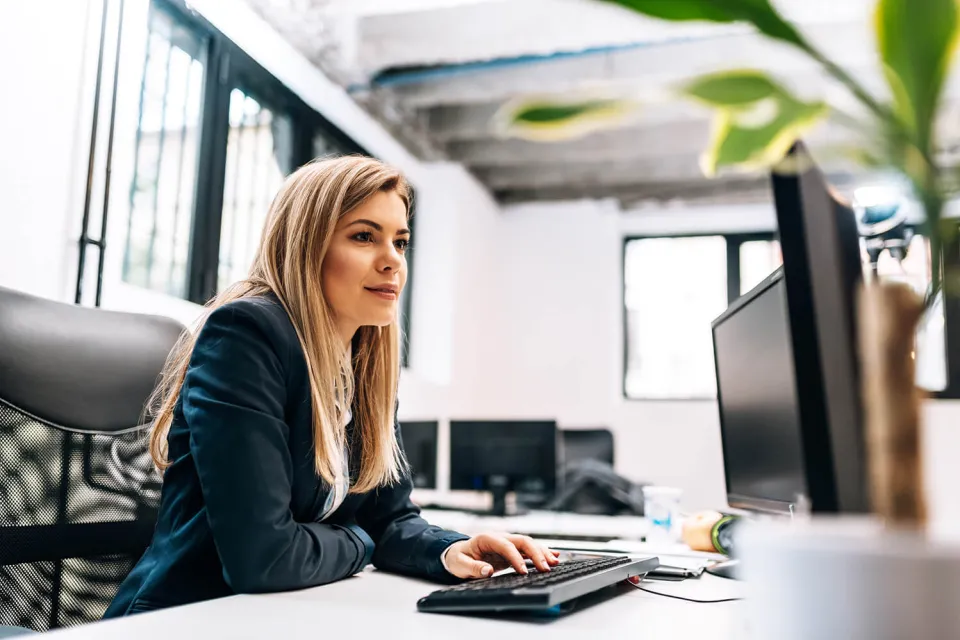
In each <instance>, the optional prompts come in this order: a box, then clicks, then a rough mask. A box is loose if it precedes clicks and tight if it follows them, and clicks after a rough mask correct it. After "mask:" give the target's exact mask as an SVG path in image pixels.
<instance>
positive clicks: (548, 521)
mask: <svg viewBox="0 0 960 640" xmlns="http://www.w3.org/2000/svg"><path fill="white" fill-rule="evenodd" d="M422 515H423V517H424V518H425V519H426V520H427V522H429V523H431V524H435V525H438V526H441V527H443V528H445V529H453V530H454V531H461V532H463V533H466V534H468V535H474V534H477V533H482V532H486V531H510V532H511V533H522V534H526V535H530V536H534V537H539V538H563V537H596V538H614V539H619V540H642V539H643V538H645V537H646V536H647V534H648V533H649V531H650V524H649V522H648V521H647V520H646V519H645V518H641V517H637V516H591V515H582V514H577V513H560V512H556V511H532V512H530V513H528V514H525V515H522V516H504V517H497V516H481V515H475V514H471V513H465V512H463V511H442V510H436V509H424V510H423V513H422Z"/></svg>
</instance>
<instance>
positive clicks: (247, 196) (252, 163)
mask: <svg viewBox="0 0 960 640" xmlns="http://www.w3.org/2000/svg"><path fill="white" fill-rule="evenodd" d="M292 138H293V126H292V123H291V121H290V119H289V118H287V117H286V116H284V115H281V114H278V113H276V112H274V111H271V110H270V109H268V108H267V107H266V106H264V105H262V104H261V103H260V102H258V101H257V100H256V99H254V98H253V97H251V96H249V95H247V94H245V93H244V92H243V91H241V90H239V89H234V90H233V91H232V92H231V94H230V132H229V134H228V139H227V167H226V174H225V179H224V188H223V218H222V221H221V226H220V261H219V271H218V282H217V290H218V291H219V290H223V288H224V287H226V286H228V285H230V284H232V283H234V282H236V281H238V280H241V279H243V278H245V277H246V276H247V274H248V273H249V271H250V266H251V265H252V263H253V258H254V255H255V254H256V251H257V245H258V244H259V242H260V235H261V232H262V231H263V225H264V223H265V222H266V219H267V212H268V210H269V208H270V203H271V202H272V200H273V197H274V195H276V193H277V190H278V189H279V188H280V185H281V184H282V183H283V179H284V177H285V176H286V175H287V173H289V172H290V169H291V168H290V163H291V158H292Z"/></svg>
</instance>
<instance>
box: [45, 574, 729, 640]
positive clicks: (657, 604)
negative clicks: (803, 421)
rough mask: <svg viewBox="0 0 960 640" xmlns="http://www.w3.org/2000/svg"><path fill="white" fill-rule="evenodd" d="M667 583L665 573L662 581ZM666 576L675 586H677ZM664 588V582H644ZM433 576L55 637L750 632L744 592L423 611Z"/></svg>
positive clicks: (361, 578)
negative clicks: (559, 608) (511, 614)
mask: <svg viewBox="0 0 960 640" xmlns="http://www.w3.org/2000/svg"><path fill="white" fill-rule="evenodd" d="M696 582H697V583H698V584H695V585H691V586H692V590H691V591H696V595H695V596H694V597H703V596H704V591H705V590H709V591H711V594H710V595H711V597H717V596H718V595H719V597H736V596H740V595H742V589H743V585H742V584H741V583H739V582H733V581H730V580H724V579H723V578H717V577H714V576H710V575H704V576H703V577H702V578H701V579H700V580H699V581H696ZM662 584H668V583H662ZM682 584H683V583H675V584H673V585H671V587H670V588H671V593H678V594H679V593H680V591H678V587H679V586H680V585H682ZM650 587H651V588H660V583H654V584H651V585H650ZM436 588H437V587H436V585H433V584H431V583H428V582H423V581H420V580H414V579H410V578H403V577H400V576H394V575H390V574H385V573H381V572H378V571H376V570H374V569H367V570H366V571H364V572H363V573H361V574H360V575H358V576H355V577H353V578H350V579H348V580H344V581H342V582H338V583H334V584H331V585H326V586H323V587H316V588H314V589H306V590H303V591H292V592H288V593H278V594H270V595H262V596H248V595H243V596H232V597H230V598H223V599H220V600H212V601H209V602H202V603H198V604H193V605H189V606H186V607H177V608H173V609H167V610H164V611H157V612H153V613H146V614H139V615H135V616H130V617H129V618H122V619H119V620H109V621H105V622H98V623H95V624H90V625H85V626H81V627H75V628H73V629H65V630H61V631H56V632H53V637H55V638H59V639H61V640H114V639H115V640H130V639H131V638H136V639H137V640H171V639H172V640H192V639H194V638H196V639H198V640H200V639H203V640H209V639H211V638H231V639H238V640H246V639H253V638H264V639H265V640H281V639H284V638H297V637H303V638H343V639H349V638H358V639H363V640H366V639H368V638H369V639H383V640H397V639H403V638H411V639H416V640H423V639H424V638H457V639H458V640H474V639H475V640H490V638H496V640H511V639H513V638H516V639H518V640H520V639H523V640H529V637H530V634H531V633H535V634H536V637H543V635H545V634H549V637H550V638H558V639H566V638H584V637H600V634H603V636H602V637H606V638H629V639H630V640H671V639H673V638H677V639H681V640H687V639H689V640H704V639H706V638H709V639H710V640H727V639H729V640H734V639H736V640H740V639H741V638H745V637H747V634H746V625H745V620H744V618H745V612H744V609H743V604H744V603H742V602H729V603H721V604H696V603H689V602H683V601H681V600H674V599H670V598H666V597H663V596H658V595H652V594H648V593H644V592H642V591H639V590H638V589H636V588H634V587H631V586H629V585H621V586H618V587H617V589H618V590H619V593H617V594H616V595H613V596H612V597H611V598H609V599H607V600H604V601H602V602H600V603H598V604H594V605H593V606H590V607H586V608H583V609H580V610H579V611H574V612H572V613H570V614H567V615H566V616H563V617H560V618H555V619H539V620H530V619H519V620H518V619H506V618H498V617H476V616H459V615H441V614H428V613H420V612H418V611H417V609H416V603H417V600H418V599H419V598H421V597H422V596H424V595H426V594H427V593H429V592H430V591H433V590H434V589H436ZM664 590H666V589H664Z"/></svg>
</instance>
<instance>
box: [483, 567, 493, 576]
mask: <svg viewBox="0 0 960 640" xmlns="http://www.w3.org/2000/svg"><path fill="white" fill-rule="evenodd" d="M480 573H481V574H482V575H483V576H489V575H490V574H491V573H493V567H484V568H483V569H481V570H480Z"/></svg>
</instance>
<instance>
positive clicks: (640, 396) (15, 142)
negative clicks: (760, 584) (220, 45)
mask: <svg viewBox="0 0 960 640" xmlns="http://www.w3.org/2000/svg"><path fill="white" fill-rule="evenodd" d="M191 4H192V5H193V6H195V7H196V8H197V9H198V10H199V12H200V13H201V14H202V16H203V17H204V19H205V20H207V21H209V23H210V24H212V25H213V26H214V27H215V28H216V29H218V30H220V31H221V32H222V33H223V35H224V36H226V38H228V39H229V40H230V41H232V42H233V43H234V44H235V45H236V46H237V47H239V48H240V49H241V50H242V51H244V52H245V53H246V54H247V55H249V56H250V57H251V58H252V59H253V60H254V61H255V62H256V63H257V64H258V65H260V66H262V67H263V69H265V70H266V71H267V72H268V73H269V74H270V75H272V76H273V77H274V78H276V79H277V80H278V81H279V82H280V83H281V84H282V85H285V86H286V87H288V88H289V89H290V90H291V91H292V93H293V94H295V95H296V97H297V98H298V99H299V100H301V101H302V102H303V103H304V104H305V105H307V106H309V107H310V108H311V109H313V110H315V111H316V112H318V113H320V114H321V115H322V116H323V118H325V119H326V120H327V121H329V123H330V124H331V125H332V127H333V129H335V130H338V131H340V132H341V133H342V134H344V135H345V136H347V137H348V138H349V139H350V140H352V141H354V142H355V143H356V144H357V145H360V146H361V147H362V148H363V149H365V150H367V151H368V152H369V153H371V154H373V155H375V156H377V157H379V158H381V159H383V160H385V161H387V162H390V163H393V164H395V165H396V166H398V167H399V168H401V169H402V170H403V171H404V172H405V173H406V174H407V175H408V176H409V178H410V179H411V181H412V182H413V184H414V186H415V187H416V190H417V212H416V222H415V225H416V226H415V231H416V238H415V241H414V242H415V249H414V253H413V256H414V258H413V266H412V270H413V273H414V276H413V284H412V289H411V300H410V305H409V320H410V322H409V327H408V331H409V337H410V346H409V357H408V367H407V368H406V369H405V370H404V372H403V376H402V380H401V389H400V417H401V418H402V419H439V420H440V421H441V432H440V444H439V447H440V450H441V452H443V451H445V450H446V446H447V434H446V430H445V426H446V423H447V422H448V421H449V420H450V419H451V418H454V419H455V418H491V419H494V418H543V417H547V418H556V420H557V421H558V424H559V426H560V427H561V428H578V427H596V426H603V427H608V428H609V429H611V430H612V431H613V432H614V434H615V439H616V447H617V451H616V460H617V470H618V471H620V472H621V473H623V474H624V475H625V476H627V477H630V478H632V479H635V480H642V481H649V482H655V483H658V484H666V485H676V486H681V487H683V488H684V490H685V495H684V506H685V507H687V508H689V509H697V508H703V507H717V506H720V505H722V504H723V503H724V500H725V489H724V486H723V472H722V457H721V449H720V437H719V424H718V418H717V408H716V403H715V401H713V400H711V399H710V398H709V397H707V396H708V395H709V394H707V396H705V395H704V394H703V393H702V386H701V387H696V386H694V388H692V389H691V388H684V387H683V386H682V385H680V383H679V382H678V385H680V386H676V387H673V388H669V387H668V388H655V389H651V388H644V386H643V380H642V379H640V380H639V381H636V382H635V385H637V386H635V387H633V388H628V387H629V386H630V385H629V384H628V380H627V379H628V378H629V376H628V375H627V376H625V372H626V370H627V369H629V367H628V364H629V362H630V356H629V353H630V352H629V348H626V347H625V344H626V343H627V337H626V336H625V335H624V317H625V309H624V304H625V294H624V280H625V270H624V264H625V256H626V254H627V251H628V249H627V247H628V246H629V242H625V240H626V239H629V238H647V239H649V238H660V237H667V236H684V235H708V236H714V240H713V241H712V243H708V245H704V246H708V249H707V251H708V252H713V253H712V254H711V255H717V256H723V259H724V260H726V244H725V241H724V240H723V238H719V239H717V238H716V236H724V235H736V234H760V236H758V237H760V238H763V237H766V235H765V234H771V233H773V232H774V231H775V229H774V227H775V220H774V213H773V205H772V204H771V203H769V202H758V203H754V204H746V205H743V204H737V205H722V204H719V205H718V204H702V203H701V204H698V203H689V202H688V203H684V202H682V201H677V202H674V203H671V204H669V205H661V206H650V205H647V206H644V207H643V208H641V209H633V208H630V207H629V206H628V207H624V206H623V205H621V204H620V203H619V202H617V201H616V200H610V199H606V200H578V201H567V202H549V203H536V204H520V205H499V204H498V203H497V202H496V201H495V200H494V199H493V198H492V196H491V195H490V194H489V192H488V191H487V190H486V189H485V188H484V186H483V185H482V184H481V183H480V182H479V181H478V180H477V179H476V178H475V177H474V176H473V175H472V174H471V173H470V172H469V171H467V170H466V169H465V168H463V167H462V166H460V165H458V164H457V163H452V162H423V161H420V160H418V159H417V158H416V157H414V155H412V154H411V153H410V152H409V151H407V150H406V148H405V147H404V146H403V145H402V144H400V143H399V142H398V141H397V140H396V139H395V138H394V137H393V136H392V135H391V134H390V133H389V132H388V131H386V129H385V128H384V127H383V126H382V125H381V124H379V123H378V122H377V121H376V120H374V119H373V118H372V117H371V116H369V115H368V114H367V113H366V112H364V111H363V110H362V109H361V108H359V107H358V106H357V105H356V104H355V102H354V101H353V100H351V99H350V97H349V96H348V95H347V94H346V93H345V92H344V90H343V89H341V88H340V86H339V85H337V84H335V83H334V82H332V81H331V80H330V79H328V78H327V77H325V76H324V75H323V74H322V73H321V72H320V71H319V70H317V68H316V67H315V66H313V65H312V64H310V63H309V62H308V61H307V60H306V59H305V58H304V57H303V56H302V55H301V54H300V53H298V52H297V51H296V50H295V49H294V48H293V47H292V46H291V45H290V44H289V43H288V42H286V41H285V40H283V39H282V38H281V37H280V36H279V35H277V33H276V32H275V31H274V30H273V29H271V28H270V27H268V26H267V25H266V24H265V23H264V22H263V21H262V20H261V19H260V18H259V17H258V16H257V15H256V14H255V13H254V11H253V10H252V9H250V8H249V7H247V6H246V5H244V4H239V3H230V4H229V5H227V4H226V3H223V2H217V1H216V0H203V1H199V0H198V1H196V2H193V3H191ZM147 6H148V3H147V2H145V1H137V2H134V1H130V2H127V5H126V7H127V12H128V13H127V16H126V17H125V20H130V21H133V22H136V21H137V20H139V23H141V24H146V14H145V12H146V7H147ZM99 7H100V2H98V1H96V0H83V1H79V0H78V1H76V2H63V3H60V4H59V5H58V9H57V12H56V15H54V16H51V15H50V14H49V11H48V9H47V8H46V7H45V5H43V4H41V3H13V4H7V5H6V6H4V7H2V8H0V59H4V60H18V61H22V62H24V64H19V65H5V68H9V70H10V73H8V74H6V75H7V77H6V78H5V79H4V87H5V94H6V99H5V100H3V101H2V104H0V139H2V140H4V146H5V147H6V148H7V149H13V150H15V153H12V154H11V153H5V154H3V155H2V158H0V193H2V194H3V196H2V201H3V205H2V215H3V225H2V234H0V237H2V244H3V250H2V251H0V285H2V286H8V287H12V288H15V289H19V290H23V291H26V292H29V293H33V294H36V295H40V296H44V297H48V298H53V299H58V300H64V301H72V300H73V297H74V293H75V287H76V279H77V262H78V238H79V237H80V233H81V228H80V227H81V220H82V217H83V204H84V195H85V191H86V178H87V160H88V157H89V137H90V126H89V124H90V121H91V115H92V114H91V110H92V105H93V95H94V86H95V76H96V62H97V51H98V33H99V22H100V15H99ZM138 11H139V12H141V13H140V15H139V17H138V16H137V12H138ZM115 18H116V16H111V19H115ZM107 33H115V30H114V31H112V32H111V31H109V30H108V32H107ZM124 37H125V38H126V37H128V36H127V34H126V33H125V36H124ZM129 37H135V36H132V35H131V36H129ZM128 44H129V41H128ZM113 45H114V43H113V42H111V39H110V38H107V42H106V49H107V58H106V59H107V60H112V58H110V55H109V54H110V50H111V47H112V46H113ZM125 46H126V45H125ZM26 62H29V64H26ZM143 64H144V61H143V60H142V59H133V58H132V57H131V58H123V59H122V60H121V65H120V66H121V69H120V72H121V77H131V76H135V75H136V72H135V70H136V69H138V68H142V66H143ZM110 71H111V69H110V68H109V65H108V67H107V69H106V70H105V77H104V82H105V83H109V80H110V77H109V76H110ZM118 89H119V90H118V97H117V99H118V102H117V110H116V113H117V122H116V132H115V133H116V140H115V145H114V154H113V157H112V167H113V176H112V181H113V187H112V188H111V202H110V207H109V210H110V219H109V226H108V232H107V247H108V248H107V252H106V265H105V269H104V275H103V301H102V304H103V306H104V307H105V308H111V309H124V310H130V311H139V312H155V313H160V314H164V315H170V316H172V317H175V318H177V319H179V320H181V321H183V322H186V323H189V322H191V321H192V320H193V319H194V318H195V317H196V316H197V314H198V312H199V307H198V306H196V305H195V304H193V303H190V302H188V301H186V300H183V299H182V298H178V297H177V296H173V295H169V294H165V293H161V292H158V291H154V290H151V289H149V288H145V287H143V286H138V285H136V284H131V283H130V282H129V281H126V280H128V279H125V275H124V264H123V260H124V247H125V244H126V242H127V237H128V232H127V224H128V222H129V220H130V216H131V206H130V188H129V185H130V184H131V180H132V179H133V169H134V168H135V167H136V166H138V165H137V162H136V160H135V158H134V150H135V149H136V147H137V145H136V141H135V132H136V130H137V123H136V119H137V114H138V111H139V110H138V101H139V89H140V86H139V83H128V84H124V85H122V86H120V87H118ZM109 93H110V92H109V87H105V88H104V91H103V96H104V98H103V101H102V103H101V104H102V108H103V109H106V110H108V109H109ZM108 134H109V132H108V130H107V127H106V126H102V127H101V128H100V130H99V132H98V146H99V148H100V153H99V155H98V163H101V164H100V165H99V166H98V167H97V170H96V171H95V175H96V176H97V180H96V181H95V183H94V185H93V187H94V189H93V193H92V194H91V206H90V210H91V212H92V219H91V224H90V228H91V229H94V230H96V229H98V228H99V218H98V216H99V212H100V211H101V210H102V204H103V203H102V197H103V196H102V193H103V183H102V176H103V175H104V171H103V166H102V163H103V162H105V156H104V153H103V149H104V144H105V140H106V137H107V136H108ZM135 210H136V209H135V208H134V211H135ZM94 235H96V234H95V232H94ZM760 241H762V240H760ZM92 255H93V257H92V258H91V259H89V260H88V270H87V273H86V277H85V283H86V284H85V291H87V295H88V296H89V295H92V294H91V293H90V292H91V291H93V290H94V289H95V280H96V274H95V263H96V251H94V252H93V254H92ZM640 264H644V263H643V261H642V260H640ZM741 267H742V264H741ZM676 271H677V273H678V274H679V273H680V271H681V270H679V269H678V270H676ZM668 273H669V272H667V273H661V274H658V275H660V276H662V277H663V278H666V277H667V275H668ZM678 277H682V274H680V275H678ZM664 282H666V283H667V284H665V285H664V290H668V291H669V290H677V287H676V286H673V285H675V284H676V282H681V283H682V282H684V281H683V280H679V281H669V282H668V281H666V280H664ZM723 284H724V288H723V289H722V290H720V289H719V288H718V289H716V290H715V291H713V292H712V293H711V294H710V296H708V302H706V303H704V304H706V305H707V306H709V304H711V303H710V302H709V300H713V301H714V302H713V303H715V304H718V305H719V306H720V307H721V308H719V309H717V313H719V312H720V311H722V307H723V306H725V304H726V299H727V294H728V291H727V287H726V285H727V283H726V281H724V283H723ZM657 293H658V291H657V290H649V291H641V292H639V293H638V294H637V295H638V296H639V298H640V299H641V300H643V299H645V297H646V298H648V304H650V305H652V306H653V308H655V309H657V312H658V313H661V312H662V313H663V314H665V315H664V317H671V316H670V315H669V314H674V313H675V314H677V316H676V317H680V318H682V317H684V312H683V310H682V309H681V308H679V307H673V306H671V305H672V304H673V303H675V301H674V300H671V299H669V298H668V299H666V300H661V299H658V298H657V295H656V294H657ZM85 302H87V303H89V298H88V299H85ZM626 315H627V316H629V301H628V309H627V311H626ZM653 324H654V326H655V327H656V326H657V325H656V323H653ZM659 326H663V322H662V321H661V323H660V325H659ZM642 339H647V340H660V339H663V340H664V342H668V341H667V340H666V338H665V337H664V336H659V335H655V336H649V335H647V336H642ZM685 357H692V356H689V355H688V356H685ZM708 357H709V354H708ZM628 395H629V396H631V397H628ZM691 396H699V397H691ZM928 412H929V417H928V421H927V425H928V431H929V433H928V443H927V450H928V452H929V456H928V469H927V471H928V473H929V474H931V475H936V474H937V473H938V470H939V469H943V468H945V467H946V465H950V464H951V463H952V460H951V458H950V454H949V452H950V451H951V450H956V449H955V448H956V447H958V446H960V429H957V425H958V424H960V405H958V404H957V403H956V402H955V401H948V400H931V401H929V402H928ZM439 460H440V462H439V464H440V468H439V470H438V475H439V478H438V484H439V486H440V487H445V486H447V484H448V477H449V470H448V469H447V468H446V462H445V460H446V456H445V455H443V454H441V455H440V456H439ZM945 489H946V488H943V487H941V486H939V485H934V486H933V487H932V490H933V491H934V492H935V494H936V492H938V491H940V492H942V491H944V490H945ZM931 503H932V505H933V506H934V514H933V515H934V518H935V519H936V518H947V519H950V518H957V519H960V505H958V506H957V507H954V508H955V509H956V511H954V512H949V511H948V509H949V508H950V503H956V501H951V500H949V499H948V497H947V496H941V497H940V498H938V496H937V495H933V496H932V500H931ZM938 510H939V511H938Z"/></svg>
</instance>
